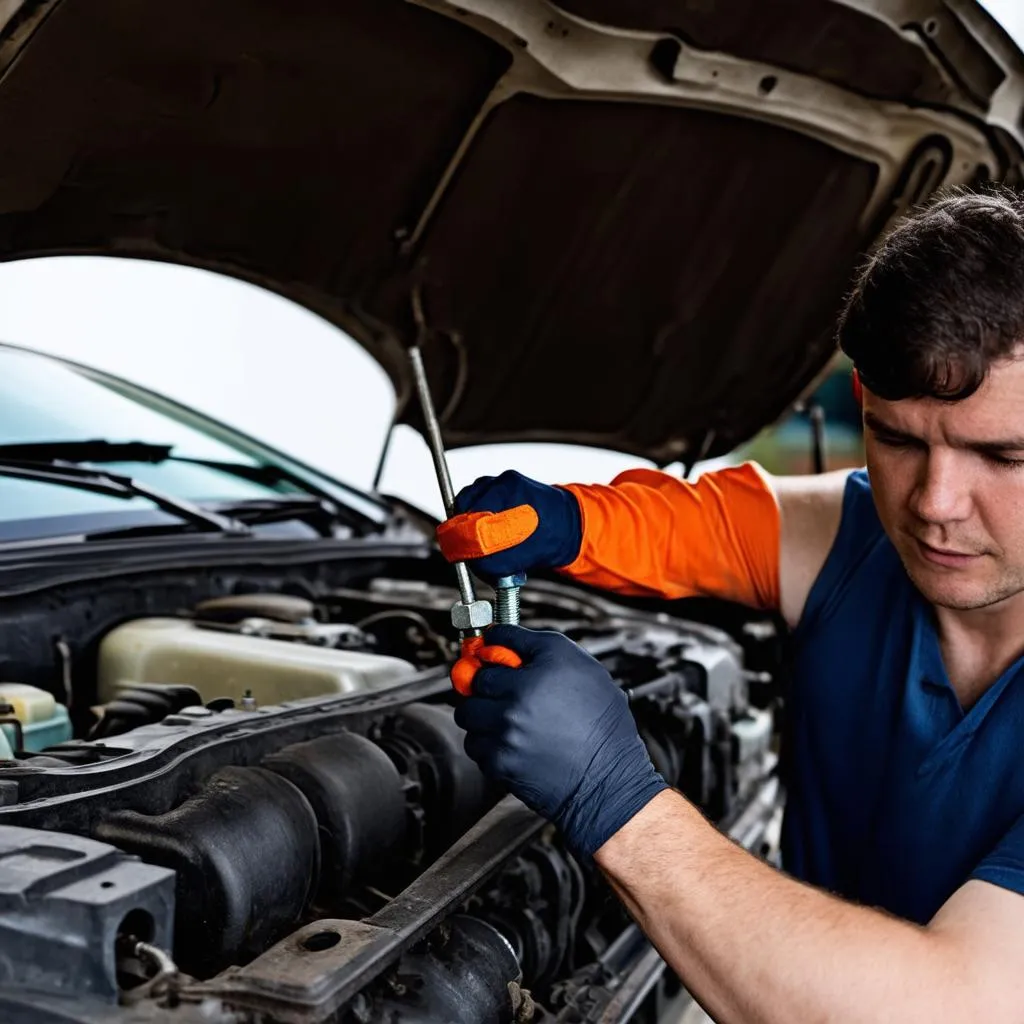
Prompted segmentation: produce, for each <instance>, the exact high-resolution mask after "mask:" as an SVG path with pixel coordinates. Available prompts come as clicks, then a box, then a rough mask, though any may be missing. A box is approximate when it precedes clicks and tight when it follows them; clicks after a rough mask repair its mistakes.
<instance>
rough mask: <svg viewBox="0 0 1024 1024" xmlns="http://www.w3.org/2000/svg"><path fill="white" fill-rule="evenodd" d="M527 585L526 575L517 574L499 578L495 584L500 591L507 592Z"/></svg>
mask: <svg viewBox="0 0 1024 1024" xmlns="http://www.w3.org/2000/svg"><path fill="white" fill-rule="evenodd" d="M525 584H526V573H525V572H517V573H513V574H512V575H511V576H499V577H498V578H497V580H496V581H495V583H494V586H495V587H496V588H497V589H498V590H507V589H508V588H509V587H522V586H525Z"/></svg>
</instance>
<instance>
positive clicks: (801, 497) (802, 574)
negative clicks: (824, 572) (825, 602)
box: [768, 470, 850, 626]
mask: <svg viewBox="0 0 1024 1024" xmlns="http://www.w3.org/2000/svg"><path fill="white" fill-rule="evenodd" d="M849 475H850V471H849V470H837V471H835V472H832V473H820V474H817V475H814V476H769V477H768V481H769V483H770V484H771V487H772V490H773V491H774V492H775V497H776V500H777V501H778V503H779V519H780V527H781V531H780V533H781V536H780V550H779V595H780V610H781V612H782V615H783V617H784V618H785V620H786V622H788V623H789V625H790V626H795V625H796V624H797V622H799V620H800V616H801V614H802V613H803V609H804V605H805V604H806V602H807V595H808V594H809V593H810V591H811V587H812V586H813V585H814V581H815V580H816V579H817V578H818V573H819V572H821V567H822V566H823V565H824V564H825V558H826V557H827V555H828V553H829V550H830V548H831V547H832V542H833V541H834V540H835V537H836V533H837V532H838V530H839V520H840V518H841V516H842V511H843V492H844V489H845V487H846V478H847V477H848V476H849Z"/></svg>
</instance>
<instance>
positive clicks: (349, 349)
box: [0, 0, 1024, 514]
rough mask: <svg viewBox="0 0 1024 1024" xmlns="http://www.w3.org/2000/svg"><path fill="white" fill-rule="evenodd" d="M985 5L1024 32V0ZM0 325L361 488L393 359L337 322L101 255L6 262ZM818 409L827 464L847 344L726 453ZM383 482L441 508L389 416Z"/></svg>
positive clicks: (529, 462)
mask: <svg viewBox="0 0 1024 1024" xmlns="http://www.w3.org/2000/svg"><path fill="white" fill-rule="evenodd" d="M984 6H986V7H987V8H988V9H989V11H990V12H991V13H992V14H993V15H994V16H995V17H996V18H998V19H999V20H1000V21H1001V22H1002V24H1003V25H1004V27H1005V28H1006V30H1007V31H1008V32H1009V33H1010V34H1011V35H1013V36H1014V37H1015V38H1016V39H1017V40H1018V41H1024V0H985V3H984ZM0 341H6V342H9V343H12V344H15V345H23V346H27V347H30V348H34V349H38V350H40V351H43V352H48V353H52V354H54V355H58V356H62V357H65V358H68V359H72V360H75V361H78V362H82V363H85V364H87V365H90V366H94V367H96V368H98V369H101V370H105V371H107V372H110V373H114V374H116V375H118V376H120V377H124V378H127V379H128V380H130V381H133V382H135V383H137V384H140V385H142V386H144V387H147V388H151V389H153V390H155V391H158V392H160V393H162V394H165V395H167V396H168V397H170V398H173V399H176V400H178V401H180V402H183V403H185V404H187V405H189V406H191V407H192V408H195V409H197V410H199V411H201V412H204V413H206V414H208V415H211V416H213V417H215V418H216V419H219V420H221V421H222V422H224V423H226V424H228V425H230V426H234V427H237V428H239V429H241V430H242V431H244V432H246V433H248V434H251V435H253V436H254V437H256V438H258V439H259V440H261V441H264V442H266V443H267V444H270V445H272V446H274V447H277V448H280V449H283V450H284V451H286V452H288V453H289V454H292V455H294V456H295V457H296V458H299V459H301V460H303V461H305V462H308V463H310V464H312V465H313V466H316V467H318V468H320V469H322V470H323V471H325V472H327V473H329V474H331V475H333V476H336V477H338V478H340V479H342V480H344V481H346V482H349V483H352V484H355V485H357V486H360V487H364V488H368V487H370V486H371V484H372V482H373V480H374V475H375V471H376V469H377V463H378V461H379V457H380V453H381V451H382V449H383V446H384V442H385V438H386V437H387V435H388V431H389V428H390V421H391V416H392V413H393V409H394V394H393V392H392V389H391V385H390V382H389V381H388V379H387V377H386V376H385V374H384V372H383V371H382V370H381V369H380V368H379V367H378V366H377V365H376V363H375V362H374V361H373V360H372V359H371V358H370V357H369V356H368V355H366V353H365V352H364V351H363V350H362V349H361V348H360V347H359V346H358V345H357V344H356V343H354V342H353V341H352V340H351V339H349V338H347V337H346V336H345V335H344V334H342V333H341V332H340V331H338V330H337V329H336V328H335V327H333V326H331V325H330V324H328V323H326V322H325V321H323V320H321V319H319V318H318V317H316V316H315V315H313V314H312V313H309V312H307V311H306V310H304V309H302V308H300V307H298V306H296V305H294V304H293V303H291V302H289V301H287V300H285V299H282V298H280V297H278V296H276V295H273V294H271V293H269V292H265V291H263V290H262V289H259V288H256V287H254V286H252V285H248V284H245V283H242V282H239V281H236V280H233V279H229V278H225V277H220V276H217V275H214V274H210V273H208V272H205V271H200V270H194V269H189V268H181V267H173V266H168V265H163V264H158V263H152V262H141V261H133V260H119V259H110V258H94V257H62V258H47V259H35V260H26V261H21V262H16V263H7V264H3V265H0ZM285 355H286V358H285ZM815 406H818V407H819V408H820V412H816V411H815ZM818 417H823V420H824V423H825V430H824V436H823V442H824V454H825V457H826V460H827V465H828V467H829V468H839V467H842V466H855V465H859V464H860V463H861V460H862V447H861V436H860V427H859V416H858V412H857V408H856V405H855V403H854V400H853V395H852V391H851V387H850V368H849V365H848V364H847V363H846V361H845V360H843V359H842V358H838V357H837V359H836V360H835V362H834V364H833V366H832V367H831V370H830V372H829V373H828V374H827V375H826V376H825V377H824V378H823V380H822V381H821V382H820V383H819V386H818V387H817V389H816V391H815V393H814V394H813V396H811V397H810V398H809V400H808V401H807V403H806V406H805V408H802V409H799V410H797V411H795V412H794V413H793V414H792V415H790V416H788V417H786V418H785V419H784V420H783V421H781V422H779V423H777V424H775V425H773V426H772V427H770V428H768V429H767V430H765V431H764V432H763V433H762V434H761V435H760V436H758V437H757V438H755V439H754V440H753V441H751V442H750V443H748V444H747V445H745V446H744V447H743V448H741V449H739V450H737V451H736V452H734V453H732V455H731V456H730V457H729V459H728V460H722V461H738V460H741V459H745V458H753V459H756V460H758V461H759V462H761V463H762V464H763V465H764V466H765V467H766V468H767V469H769V470H770V471H772V472H777V473H802V472H809V471H811V470H812V469H813V467H814V458H813V454H812V452H813V445H812V438H813V427H814V422H815V420H816V419H817V418H818ZM638 464H642V463H641V462H640V461H639V460H637V459H635V458H633V457H631V456H625V455H622V454H621V453H617V452H609V451H599V450H592V449H580V448H578V447H574V446H568V445H550V444H544V445H500V446H496V445H492V446H489V447H488V448H487V449H485V450H479V449H462V450H458V451H455V452H454V453H452V457H451V466H452V474H453V477H454V479H455V484H456V487H459V486H462V485H464V484H467V483H469V482H471V481H472V480H473V479H475V478H476V477H477V476H479V475H482V474H486V473H496V472H500V470H502V469H504V468H509V467H511V468H516V469H519V470H521V471H523V472H526V473H529V474H531V475H533V476H535V477H537V478H539V479H542V480H546V481H549V482H558V481H568V480H578V481H581V482H594V481H607V480H609V479H610V478H611V477H612V476H614V475H615V474H616V473H618V472H620V471H621V470H623V469H626V468H628V467H630V466H635V465H638ZM380 487H381V490H382V491H384V492H386V493H390V494H394V495H397V496H399V497H402V498H405V499H407V500H409V501H412V502H414V503H416V504H418V505H419V506H420V507H422V508H425V509H427V510H429V511H432V512H434V513H435V514H440V513H441V502H440V496H439V495H438V493H437V484H436V482H435V479H434V475H433V471H432V467H431V464H430V458H429V455H428V452H427V449H426V445H425V444H424V443H423V441H422V439H421V438H419V437H418V436H417V435H416V434H414V433H413V432H412V431H411V430H409V429H408V428H404V427H400V428H398V429H397V430H396V431H395V432H394V435H393V437H392V442H391V445H390V448H389V450H388V457H387V460H386V462H385V465H384V472H383V476H382V478H381V484H380Z"/></svg>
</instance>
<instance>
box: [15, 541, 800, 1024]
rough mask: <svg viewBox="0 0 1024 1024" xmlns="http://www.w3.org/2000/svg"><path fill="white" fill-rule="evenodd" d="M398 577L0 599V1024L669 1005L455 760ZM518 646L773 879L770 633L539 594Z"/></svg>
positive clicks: (423, 583)
mask: <svg viewBox="0 0 1024 1024" xmlns="http://www.w3.org/2000/svg"><path fill="white" fill-rule="evenodd" d="M339 564H342V563H339ZM425 564H427V563H426V562H424V561H422V560H421V561H418V562H417V561H416V560H413V561H411V562H410V560H408V559H402V558H398V559H391V560H388V559H375V560H371V561H370V562H366V561H365V560H362V561H360V562H358V567H357V568H355V569H353V568H352V567H351V566H348V567H345V568H343V569H338V568H337V567H335V568H333V569H332V568H331V566H330V565H327V566H326V567H325V565H318V566H316V567H310V566H306V567H300V568H295V569H291V570H288V571H281V572H277V573H275V572H271V571H269V570H266V569H264V570H262V571H259V572H257V571H254V570H251V569H250V570H238V569H235V570H232V571H230V572H224V571H211V572H210V573H209V574H206V573H204V572H201V571H200V570H197V569H195V568H193V569H191V570H189V571H187V572H186V571H175V572H170V571H164V572H150V573H146V572H142V573H140V574H137V575H136V576H134V577H133V578H132V579H131V581H130V583H129V582H128V581H125V580H120V581H98V582H93V584H92V585H91V591H90V597H89V599H88V602H87V603H85V602H84V601H83V599H82V597H81V594H80V593H79V592H77V591H76V586H78V585H77V584H64V585H63V586H62V587H53V588H50V589H48V590H46V591H38V592H36V593H34V594H31V595H27V594H26V595H22V596H21V597H19V598H16V599H15V598H11V597H8V599H7V601H6V604H5V607H6V610H7V615H8V623H9V625H12V624H14V623H17V624H18V625H19V626H20V631H15V632H13V633H12V637H13V640H12V643H11V645H10V649H9V651H8V653H7V668H6V670H5V676H6V677H7V678H15V679H17V680H18V681H19V686H21V690H19V691H18V693H20V694H21V698H20V699H21V700H22V704H21V705H19V706H22V707H23V706H25V705H24V699H25V693H26V691H27V690H32V689H34V690H35V691H37V692H39V693H43V694H44V695H45V698H46V699H48V700H49V701H50V703H49V704H46V702H45V700H44V701H42V704H43V705H45V708H46V711H45V712H43V713H42V714H43V719H42V720H43V721H44V722H46V723H48V725H47V729H48V731H47V730H43V729H42V728H41V727H40V728H38V729H36V731H35V732H33V729H34V728H35V726H34V725H33V723H32V722H20V723H16V722H15V721H13V720H14V719H15V718H16V717H17V716H16V715H15V714H14V713H13V711H14V708H13V705H12V704H11V703H10V702H8V708H7V710H8V716H7V718H5V719H3V720H2V721H0V728H5V727H4V725H3V722H4V721H6V722H7V723H8V725H7V727H6V729H7V732H6V733H5V734H6V735H8V736H9V738H10V744H9V746H10V750H9V751H8V752H7V753H8V755H9V756H7V757H6V759H4V760H0V978H2V979H3V984H2V985H0V1019H3V1020H4V1021H10V1022H19V1024H20V1022H31V1024H38V1022H41V1021H51V1020H54V1021H57V1020H59V1021H69V1022H70V1021H78V1022H90V1024H91V1022H110V1024H114V1022H125V1024H127V1022H132V1021H145V1020H161V1021H162V1020H178V1021H182V1022H183V1024H192V1022H199V1021H203V1022H208V1024H209V1022H214V1024H218V1022H224V1024H227V1022H241V1021H252V1022H256V1021H261V1022H262V1021H267V1022H269V1021H281V1022H291V1021H296V1022H310V1024H313V1022H317V1024H318V1022H326V1021H332V1022H333V1021H336V1022H345V1024H356V1022H359V1024H363V1022H369V1021H389V1022H399V1021H402V1022H405V1021H409V1022H412V1021H416V1022H421V1021H422V1022H426V1021H438V1022H440V1021H444V1022H459V1021H467V1022H469V1021H474V1022H481V1021H494V1022H502V1021H508V1022H511V1021H516V1022H520V1021H531V1020H533V1021H560V1022H569V1021H587V1022H590V1021H593V1022H598V1021H601V1022H611V1021H626V1020H644V1021H646V1020H652V1021H653V1020H658V1019H663V1018H661V1017H659V1014H660V1013H661V1012H662V1011H663V1010H664V1008H665V1007H666V1006H668V1005H669V1004H671V1003H672V1001H673V1000H684V999H685V998H686V994H685V993H684V992H682V991H681V989H680V986H679V984H678V982H677V981H676V980H675V979H674V978H673V977H672V976H671V974H670V972H668V971H667V970H666V969H665V966H664V964H663V962H662V961H661V960H660V958H659V957H658V955H657V953H656V952H655V951H654V950H653V949H652V948H651V947H650V945H649V944H648V943H647V941H646V939H645V938H644V936H643V935H642V933H641V932H640V931H639V929H638V928H637V927H636V926H635V925H634V924H633V923H632V922H631V920H630V919H629V917H628V916H627V915H626V913H625V911H624V910H623V908H622V907H621V905H620V904H619V902H618V901H617V900H616V898H615V897H614V895H613V893H612V892H611V889H610V887H608V886H607V884H606V883H605V882H604V881H603V879H602V877H601V876H600V874H599V873H598V872H597V870H596V869H595V868H594V867H593V866H587V865H584V864H580V863H577V862H576V861H575V860H574V859H573V858H572V857H571V856H570V855H569V854H568V853H567V852H566V850H565V849H564V848H563V847H562V845H561V844H560V842H559V839H558V836H557V835H556V834H555V833H554V830H553V829H552V828H551V827H550V826H548V825H547V824H546V823H545V822H544V821H543V820H542V819H541V818H539V817H538V816H537V815H535V814H533V813H532V812H531V811H529V810H528V809H527V808H526V807H524V806H523V805H522V804H521V803H519V801H517V800H516V799H514V798H513V797H510V796H506V795H505V794H503V793H502V792H501V791H499V790H498V789H496V788H495V787H494V786H492V785H491V784H490V783H488V782H487V781H486V780H485V779H484V777H483V775H482V774H481V773H480V772H479V770H478V769H477V767H476V765H475V764H474V763H473V762H472V761H471V760H470V759H469V758H468V757H467V756H466V754H465V752H464V751H463V747H462V736H463V734H462V732H461V730H460V729H459V728H458V727H457V726H456V725H455V723H454V720H453V708H454V701H455V700H456V699H457V698H456V697H455V696H454V694H453V692H452V690H451V686H450V683H449V681H448V677H447V674H448V669H449V667H450V665H451V663H452V662H453V660H454V658H455V657H456V656H457V641H456V639H455V637H454V636H453V635H452V631H451V629H450V627H449V626H448V622H447V620H448V609H449V607H450V605H451V603H452V601H453V599H454V596H455V591H454V589H453V588H451V587H449V586H446V585H445V584H444V583H443V582H442V581H443V579H444V569H443V567H440V566H439V567H437V572H436V574H435V576H436V582H435V581H432V579H431V576H430V572H428V571H424V566H425ZM189 597H191V598H192V600H191V602H190V603H186V602H185V600H183V599H185V598H189ZM666 607H668V606H666ZM670 611H672V609H670ZM43 614H45V615H46V616H47V621H48V622H49V623H51V624H58V625H59V626H63V627H64V628H63V630H62V631H61V632H59V634H58V635H56V636H54V635H52V633H51V636H50V643H49V644H48V645H47V646H46V650H47V651H48V652H49V659H48V662H47V660H46V659H43V658H41V657H40V656H39V652H40V650H42V648H40V647H38V646H34V645H35V644H36V643H37V641H38V636H37V634H36V633H35V632H33V631H32V630H31V628H30V626H31V623H32V622H33V620H34V616H36V615H43ZM522 621H523V624H524V625H526V626H529V627H531V628H534V629H554V630H558V631H559V632H562V633H565V634H566V635H568V636H570V637H571V638H572V639H574V640H575V641H576V642H578V643H580V644H581V645H582V646H583V647H584V648H586V649H587V650H588V651H589V652H590V653H591V654H592V655H593V656H594V657H595V658H597V659H598V660H600V661H601V662H602V663H603V664H604V665H605V666H606V668H607V669H608V670H609V672H610V673H611V674H612V676H613V677H614V678H615V679H616V680H617V681H618V682H619V683H620V684H621V685H622V686H623V687H624V688H625V689H626V691H627V693H628V695H629V699H630V702H631V707H632V710H633V713H634V715H635V717H636V720H637V722H638V725H639V727H640V732H641V735H642V737H643V739H644V741H645V743H646V744H647V747H648V750H649V752H650V754H651V758H652V760H653V761H654V763H655V765H656V767H657V768H658V769H659V770H660V771H661V772H662V773H663V775H664V776H665V778H666V779H667V780H668V781H669V783H670V784H671V785H673V786H675V787H676V788H678V789H679V790H681V791H682V792H684V793H685V794H686V795H687V796H688V797H690V798H691V799H692V800H693V801H694V802H695V803H696V804H697V805H698V806H699V807H700V808H701V809H702V810H703V811H704V813H705V814H706V815H707V816H708V817H709V818H710V819H711V820H712V821H714V822H716V823H717V824H718V825H719V826H720V827H721V828H722V829H723V830H725V831H726V832H727V833H728V834H729V835H731V836H732V837H733V838H734V839H735V840H736V841H737V842H738V843H740V844H742V845H743V846H745V847H747V848H748V849H751V850H753V851H754V852H755V853H757V854H759V855H761V856H764V857H767V858H772V857H774V855H775V854H774V851H775V847H776V843H777V832H778V823H779V817H780V813H781V802H782V794H781V787H780V783H779V780H778V777H777V771H776V769H777V758H776V754H775V748H776V739H777V735H776V734H777V731H778V729H777V723H776V719H777V717H778V716H777V686H776V685H775V684H776V683H777V682H778V666H777V664H776V662H777V661H778V658H777V648H778V636H777V635H776V632H775V630H774V628H773V626H772V624H771V623H770V622H768V621H766V620H758V619H756V617H755V616H753V615H752V614H751V615H749V616H745V617H744V619H743V620H742V621H740V622H739V623H738V624H737V623H735V622H734V623H731V624H730V626H729V628H728V629H725V628H722V627H720V626H716V625H711V624H708V623H704V622H699V621H696V620H690V619H686V618H677V617H675V615H674V614H670V613H669V612H666V611H652V610H649V609H645V608H641V607H634V606H631V605H630V604H629V603H628V602H627V603H618V602H612V601H609V600H607V599H606V598H605V597H603V596H600V595H597V594H593V593H590V592H587V591H584V590H582V589H580V588H578V587H576V586H570V585H568V584H565V583H562V582H560V581H558V580H556V579H548V580H544V579H538V580H531V581H530V584H529V586H528V587H527V588H525V589H524V590H523V592H522ZM12 629H13V625H12ZM19 669H20V671H19ZM0 699H2V690H0ZM55 708H59V709H60V712H59V713H56V712H55V711H53V709H55ZM51 711H53V714H54V716H55V718H56V719H57V724H56V725H55V724H54V722H53V721H51V718H49V717H46V715H48V714H50V713H51ZM21 716H22V718H26V717H28V716H27V714H26V713H25V712H22V713H21ZM64 722H66V723H67V724H66V726H64V725H62V724H61V723H64ZM54 728H58V729H66V732H67V735H66V736H65V737H64V738H62V739H60V740H59V741H58V742H45V743H44V742H43V741H44V740H50V741H52V740H53V738H54V732H53V730H54Z"/></svg>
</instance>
